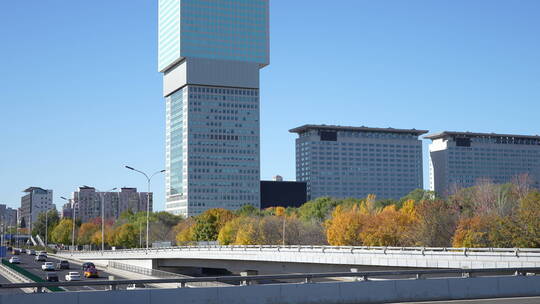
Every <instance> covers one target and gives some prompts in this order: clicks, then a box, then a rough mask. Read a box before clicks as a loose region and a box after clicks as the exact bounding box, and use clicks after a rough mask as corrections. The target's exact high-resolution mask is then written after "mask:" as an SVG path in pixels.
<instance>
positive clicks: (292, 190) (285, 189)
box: [261, 179, 307, 209]
mask: <svg viewBox="0 0 540 304" xmlns="http://www.w3.org/2000/svg"><path fill="white" fill-rule="evenodd" d="M306 201H307V192H306V183H305V182H290V181H283V179H275V180H273V181H261V209H266V208H269V207H285V208H287V207H300V206H302V204H304V203H305V202H306Z"/></svg>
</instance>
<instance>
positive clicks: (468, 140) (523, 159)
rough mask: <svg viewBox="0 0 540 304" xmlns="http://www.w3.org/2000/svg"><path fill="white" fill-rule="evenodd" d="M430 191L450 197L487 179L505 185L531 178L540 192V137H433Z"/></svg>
mask: <svg viewBox="0 0 540 304" xmlns="http://www.w3.org/2000/svg"><path fill="white" fill-rule="evenodd" d="M425 138H428V139H431V140H432V143H431V144H430V145H429V156H430V163H429V176H430V183H429V184H430V189H431V190H433V191H435V192H437V193H438V194H439V195H442V196H446V195H448V194H450V192H452V191H453V190H454V189H459V188H466V187H471V186H474V185H475V184H476V183H477V182H478V181H479V180H481V179H487V180H490V181H492V182H494V183H498V184H502V183H508V182H511V181H512V179H513V178H515V177H517V176H519V175H522V174H528V175H529V176H530V177H531V181H532V182H533V185H532V186H535V187H537V188H540V187H539V186H540V136H527V135H509V134H495V133H471V132H450V131H445V132H442V133H439V134H434V135H429V136H426V137H425Z"/></svg>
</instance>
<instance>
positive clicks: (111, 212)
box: [63, 187, 153, 222]
mask: <svg viewBox="0 0 540 304" xmlns="http://www.w3.org/2000/svg"><path fill="white" fill-rule="evenodd" d="M102 197H103V205H104V207H105V208H104V210H103V211H104V215H105V218H106V219H111V218H112V219H117V218H118V217H119V216H120V215H121V214H122V213H124V212H125V211H131V212H133V213H137V212H139V211H146V204H147V201H148V200H149V201H150V211H152V205H153V198H152V193H150V194H148V193H147V192H137V188H127V187H124V188H121V189H120V191H119V192H98V191H96V189H95V188H93V187H79V189H78V191H75V192H73V195H72V199H71V208H69V206H67V205H64V207H63V210H64V211H65V212H63V215H65V216H67V217H71V216H73V213H74V214H75V218H77V219H81V220H82V221H83V222H87V221H89V220H91V219H93V218H101V204H102V202H101V198H102ZM73 207H74V208H73ZM73 211H74V212H73Z"/></svg>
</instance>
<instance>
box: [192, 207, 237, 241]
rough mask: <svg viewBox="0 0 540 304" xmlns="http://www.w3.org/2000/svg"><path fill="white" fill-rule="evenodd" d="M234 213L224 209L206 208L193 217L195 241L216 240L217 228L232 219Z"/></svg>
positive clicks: (219, 228)
mask: <svg viewBox="0 0 540 304" xmlns="http://www.w3.org/2000/svg"><path fill="white" fill-rule="evenodd" d="M234 217H235V215H234V214H233V213H232V212H231V211H229V210H226V209H222V208H217V209H209V210H206V211H205V212H204V213H203V214H201V215H199V216H197V217H196V218H195V222H196V223H195V227H194V228H193V236H194V239H195V240H196V241H216V240H217V238H218V234H219V230H221V228H222V227H223V226H225V224H226V223H227V222H228V221H230V220H232V219H233V218H234Z"/></svg>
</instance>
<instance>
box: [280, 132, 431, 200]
mask: <svg viewBox="0 0 540 304" xmlns="http://www.w3.org/2000/svg"><path fill="white" fill-rule="evenodd" d="M290 132H292V133H298V135H299V137H298V138H297V139H296V180H297V181H300V182H306V183H307V196H308V200H312V199H316V198H318V197H323V196H330V197H335V198H363V197H366V196H367V195H368V194H375V195H377V197H378V198H386V199H391V198H392V199H397V198H400V197H403V196H405V195H406V194H408V193H409V192H411V191H412V190H414V189H418V188H422V187H423V171H422V141H421V140H420V139H418V137H419V136H420V135H422V134H425V133H427V131H425V130H416V129H393V128H368V127H342V126H327V125H304V126H301V127H298V128H294V129H292V130H290Z"/></svg>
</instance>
